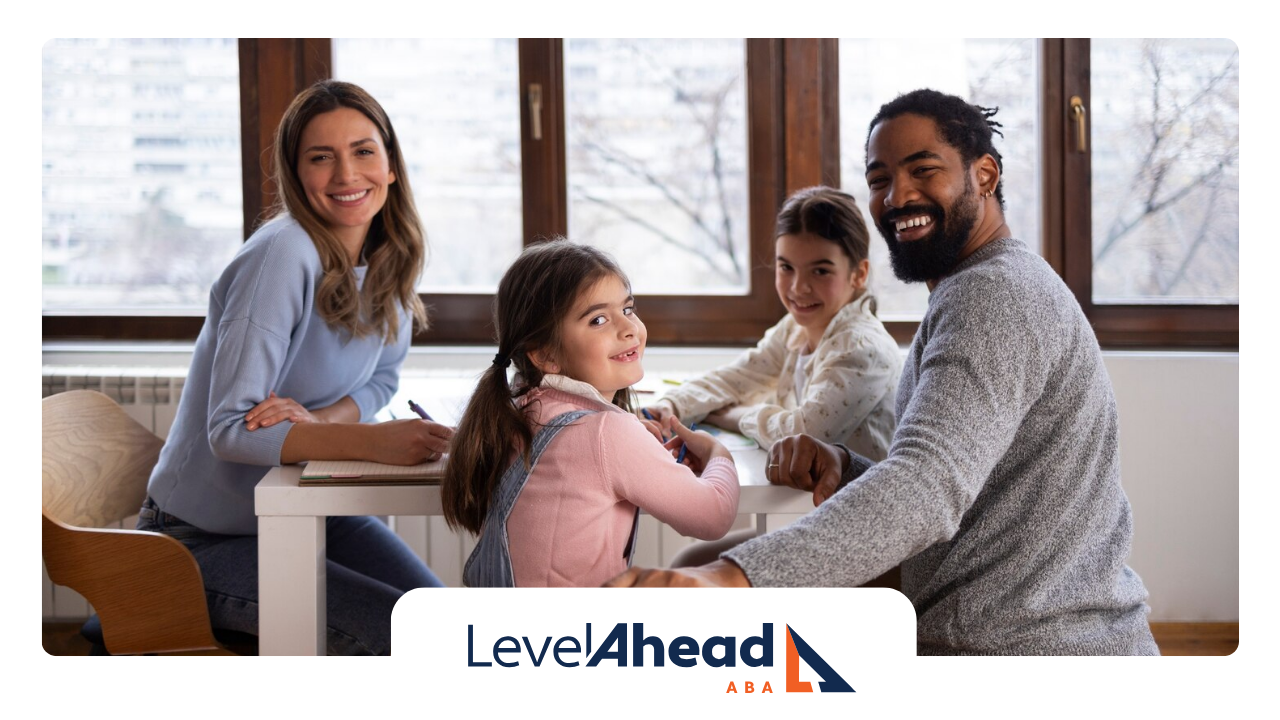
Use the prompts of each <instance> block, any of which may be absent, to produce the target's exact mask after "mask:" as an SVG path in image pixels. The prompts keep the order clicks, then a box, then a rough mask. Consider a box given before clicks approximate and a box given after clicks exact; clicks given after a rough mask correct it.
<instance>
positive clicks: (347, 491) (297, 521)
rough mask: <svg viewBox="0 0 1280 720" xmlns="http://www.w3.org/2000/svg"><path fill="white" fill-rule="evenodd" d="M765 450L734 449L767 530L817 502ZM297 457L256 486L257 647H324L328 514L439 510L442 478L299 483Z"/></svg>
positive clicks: (746, 503)
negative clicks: (774, 473)
mask: <svg viewBox="0 0 1280 720" xmlns="http://www.w3.org/2000/svg"><path fill="white" fill-rule="evenodd" d="M765 458H766V454H765V452H764V451H763V450H760V449H751V450H740V451H738V452H735V453H734V461H735V462H736V464H737V466H738V480H739V482H740V483H741V486H742V492H741V494H740V496H739V501H738V513H739V514H744V515H745V514H754V515H756V526H757V530H758V531H760V532H767V531H768V530H769V529H770V528H769V520H768V516H769V515H770V514H784V513H785V514H803V513H807V512H809V511H810V510H812V509H813V496H812V495H811V494H810V493H807V492H802V491H799V490H793V489H791V488H784V487H776V486H772V485H769V483H768V481H766V480H765V478H764V465H765ZM301 475H302V467H301V466H300V465H290V466H287V467H281V468H274V469H272V470H271V471H270V472H268V473H267V475H266V477H264V478H263V479H262V481H261V482H259V483H258V486H257V488H256V489H255V490H254V508H255V511H256V513H257V515H258V595H259V605H258V633H259V639H258V652H259V653H260V654H262V655H324V654H325V624H326V618H325V612H326V610H325V518H327V517H329V516H341V515H441V514H443V513H442V511H441V505H440V487H439V486H438V485H367V486H360V487H353V486H341V487H324V486H311V487H300V486H299V485H298V479H299V477H300V476H301Z"/></svg>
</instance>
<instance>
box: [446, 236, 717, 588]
mask: <svg viewBox="0 0 1280 720" xmlns="http://www.w3.org/2000/svg"><path fill="white" fill-rule="evenodd" d="M494 327H495V330H496V332H497V340H498V353H497V355H496V356H495V357H494V359H493V363H492V365H491V367H489V368H488V369H487V370H485V372H484V374H483V376H482V377H481V379H480V382H479V385H478V387H477V388H476V390H475V392H474V393H473V394H472V396H471V400H470V402H469V403H468V405H467V408H466V411H465V412H464V413H463V416H462V420H461V422H460V423H459V424H458V429H457V433H456V434H455V435H454V438H453V441H452V447H453V450H452V455H451V456H450V459H449V464H448V468H447V470H446V472H445V477H444V480H443V484H442V487H441V496H442V501H443V504H444V515H445V519H446V520H447V521H448V523H449V525H450V527H453V528H457V527H462V528H465V529H467V530H469V531H470V532H472V533H473V534H477V535H479V536H480V537H479V540H478V542H477V544H476V549H475V551H474V552H473V553H472V555H471V557H470V558H469V559H468V561H467V564H466V568H465V570H464V572H463V579H464V582H465V583H466V584H467V585H469V586H472V587H476V586H484V587H492V586H506V587H512V586H520V587H526V586H535V587H536V586H598V585H600V584H602V583H604V582H605V581H606V580H609V579H611V578H613V577H614V576H615V575H617V574H619V573H621V572H622V571H624V570H625V569H626V568H627V567H628V566H629V564H630V557H631V553H632V550H633V548H634V545H635V534H636V527H637V521H638V516H639V509H641V508H643V509H644V510H645V511H646V512H647V513H649V514H650V515H652V516H654V517H655V518H657V519H658V520H659V521H660V522H663V523H666V524H668V525H670V526H671V527H672V528H674V529H675V530H676V531H677V532H680V533H681V534H684V535H687V536H692V537H697V538H700V539H703V540H713V539H717V538H720V537H722V536H724V534H725V533H726V532H728V530H729V527H730V525H732V523H733V520H734V518H735V516H736V515H737V511H738V475H737V470H736V468H735V467H734V464H733V458H732V456H731V455H730V454H729V451H728V450H727V449H726V448H725V447H724V446H723V445H721V444H720V443H719V442H718V441H716V440H715V439H714V438H713V437H711V436H710V435H708V434H707V433H704V432H693V431H690V430H689V429H688V428H686V427H685V426H684V425H683V424H681V423H680V421H679V420H678V419H676V418H671V419H669V420H668V421H667V422H666V428H665V429H666V430H667V432H669V433H670V434H672V435H673V437H672V439H671V440H670V441H668V442H667V443H665V444H663V443H662V442H661V440H659V439H656V437H655V435H656V434H657V433H655V432H654V430H653V429H652V428H647V427H646V426H645V425H644V424H642V422H641V421H640V420H639V419H638V418H637V417H636V416H635V415H634V414H633V412H632V411H633V407H634V405H633V401H632V392H631V386H632V385H634V384H635V383H636V382H638V381H639V380H640V379H641V378H642V377H643V376H644V369H643V367H642V364H641V363H642V361H643V358H644V351H645V340H646V333H645V326H644V323H642V322H641V321H640V318H639V316H637V315H636V312H635V299H634V298H633V297H632V295H631V288H630V283H629V282H628V280H627V278H626V275H625V274H623V272H622V270H621V269H620V268H619V267H618V266H617V264H616V263H615V262H614V261H613V260H612V259H611V258H610V257H609V256H608V255H607V254H605V253H604V252H602V251H600V250H597V249H595V248H593V247H590V246H586V245H579V244H575V243H571V242H569V241H567V240H563V239H560V240H553V241H550V242H546V243H541V244H537V245H533V246H530V247H529V248H527V249H526V250H525V251H524V253H523V254H522V255H521V256H520V257H519V258H518V259H517V260H516V262H515V263H514V264H513V265H512V266H511V268H510V269H509V270H507V272H506V274H505V275H504V276H503V278H502V281H501V282H500V283H499V285H498V293H497V298H496V302H495V307H494ZM511 368H514V373H510V372H509V371H510V369H511ZM682 447H683V448H684V449H685V452H684V454H683V457H684V459H683V461H682V462H677V460H676V459H675V457H674V456H675V455H676V453H677V452H678V451H679V449H680V448H682Z"/></svg>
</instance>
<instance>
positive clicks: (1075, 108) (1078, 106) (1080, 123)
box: [1071, 95, 1089, 153]
mask: <svg viewBox="0 0 1280 720" xmlns="http://www.w3.org/2000/svg"><path fill="white" fill-rule="evenodd" d="M1071 119H1072V120H1074V121H1075V123H1076V152H1078V153H1082V152H1085V151H1087V150H1088V149H1089V132H1088V128H1087V125H1088V123H1086V122H1085V120H1086V115H1085V110H1084V100H1081V99H1080V96H1079V95H1072V96H1071Z"/></svg>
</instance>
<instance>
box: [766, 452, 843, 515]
mask: <svg viewBox="0 0 1280 720" xmlns="http://www.w3.org/2000/svg"><path fill="white" fill-rule="evenodd" d="M848 462H849V456H848V455H847V454H845V453H843V452H841V451H840V449H839V448H837V447H835V446H834V445H828V444H827V443H824V442H822V441H821V440H819V439H817V438H815V437H812V436H810V435H792V436H790V437H785V438H783V439H781V440H779V441H778V442H776V443H774V444H773V447H772V448H770V449H769V464H768V465H766V466H765V469H764V475H765V479H767V480H768V481H769V482H770V483H771V484H773V485H786V486H788V487H793V488H797V489H799V490H810V491H812V492H813V505H814V507H817V506H818V505H821V504H822V503H823V502H824V501H826V499H827V498H829V497H831V496H832V495H835V494H836V490H837V489H839V487H840V478H841V477H842V476H843V475H844V471H845V469H846V465H847V464H848Z"/></svg>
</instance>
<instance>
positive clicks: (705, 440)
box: [663, 416, 733, 475]
mask: <svg viewBox="0 0 1280 720" xmlns="http://www.w3.org/2000/svg"><path fill="white" fill-rule="evenodd" d="M667 427H669V428H670V429H671V434H672V438H671V439H670V440H668V441H667V442H666V444H664V445H663V447H665V448H667V449H668V450H670V451H671V455H672V457H679V455H680V448H681V447H687V448H688V450H687V451H686V452H685V454H684V464H685V465H688V466H689V469H690V470H693V471H694V473H696V474H698V475H701V474H702V471H703V470H704V469H705V468H706V467H707V463H709V462H711V459H712V458H717V457H722V458H725V459H727V460H730V461H732V460H733V455H732V454H730V453H729V450H728V449H727V448H725V446H724V445H722V444H720V441H719V440H716V439H715V438H714V437H712V436H711V435H710V434H709V433H706V432H703V431H702V430H697V431H694V430H690V429H689V428H687V427H685V426H684V423H682V422H680V419H679V418H677V417H675V416H671V417H670V418H668V420H667Z"/></svg>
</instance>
